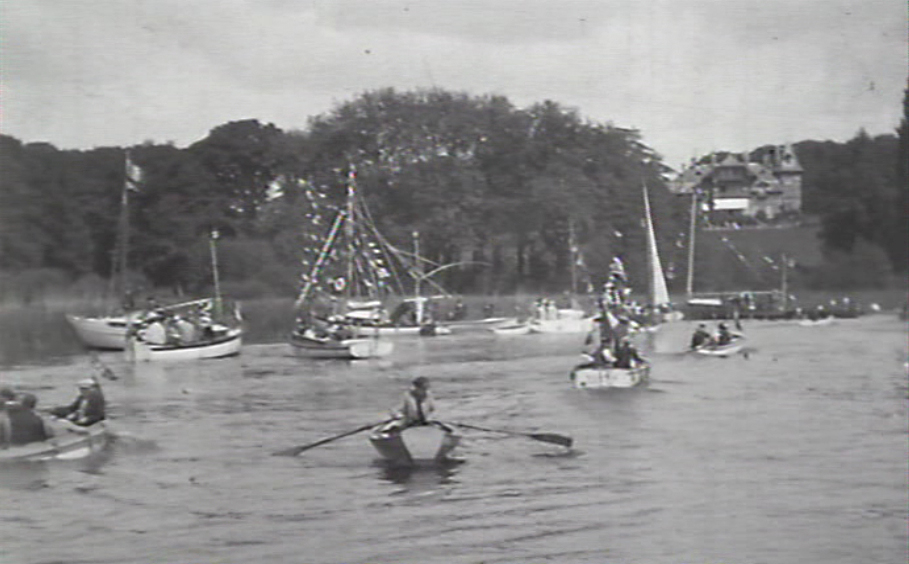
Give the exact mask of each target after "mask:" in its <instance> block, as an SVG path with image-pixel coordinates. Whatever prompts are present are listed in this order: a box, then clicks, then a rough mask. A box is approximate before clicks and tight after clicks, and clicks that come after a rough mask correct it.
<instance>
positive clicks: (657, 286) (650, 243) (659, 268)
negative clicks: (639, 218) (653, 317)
mask: <svg viewBox="0 0 909 564" xmlns="http://www.w3.org/2000/svg"><path fill="white" fill-rule="evenodd" d="M644 221H645V222H646V226H647V266H648V271H649V272H648V275H649V276H650V281H649V282H650V305H652V306H654V307H657V306H664V305H669V290H668V289H667V287H666V277H665V276H664V275H663V265H662V263H661V262H660V253H659V251H658V250H657V242H656V234H655V233H654V230H653V217H652V216H651V214H650V198H649V197H648V196H647V186H646V185H645V186H644Z"/></svg>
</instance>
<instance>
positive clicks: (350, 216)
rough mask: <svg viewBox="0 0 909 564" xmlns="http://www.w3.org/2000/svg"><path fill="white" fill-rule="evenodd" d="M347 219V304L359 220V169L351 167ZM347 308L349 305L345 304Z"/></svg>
mask: <svg viewBox="0 0 909 564" xmlns="http://www.w3.org/2000/svg"><path fill="white" fill-rule="evenodd" d="M347 179H348V182H347V218H346V223H345V224H344V234H345V236H346V238H347V280H346V284H345V285H344V298H345V302H350V297H351V296H350V288H351V286H352V285H353V283H354V228H355V224H354V222H355V221H356V220H357V218H356V217H355V216H354V213H355V208H354V198H355V197H356V181H357V169H356V168H355V167H354V165H351V167H350V172H349V173H348V174H347ZM344 307H345V308H346V307H347V304H346V303H345V304H344Z"/></svg>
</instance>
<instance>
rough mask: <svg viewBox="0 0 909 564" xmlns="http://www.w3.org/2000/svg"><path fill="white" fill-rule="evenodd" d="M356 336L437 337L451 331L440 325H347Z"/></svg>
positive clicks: (448, 333)
mask: <svg viewBox="0 0 909 564" xmlns="http://www.w3.org/2000/svg"><path fill="white" fill-rule="evenodd" d="M348 327H350V328H351V329H353V330H354V331H355V332H356V333H357V335H358V336H360V337H362V338H367V337H370V336H378V337H435V336H438V335H450V334H451V329H449V328H448V327H443V326H441V325H434V326H425V327H416V326H412V325H402V326H393V325H389V326H376V327H370V326H368V325H349V326H348Z"/></svg>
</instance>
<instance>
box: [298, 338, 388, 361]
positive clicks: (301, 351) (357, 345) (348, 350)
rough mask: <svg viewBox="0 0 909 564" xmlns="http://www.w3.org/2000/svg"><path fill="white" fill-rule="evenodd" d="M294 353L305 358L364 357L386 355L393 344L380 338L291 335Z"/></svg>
mask: <svg viewBox="0 0 909 564" xmlns="http://www.w3.org/2000/svg"><path fill="white" fill-rule="evenodd" d="M290 344H291V346H292V347H293V351H294V354H295V355H297V356H301V357H305V358H340V359H348V360H349V359H365V358H381V357H385V356H388V355H389V354H391V352H392V351H393V350H394V344H393V343H391V342H390V341H385V340H382V339H344V340H342V341H321V340H319V339H307V338H306V337H300V336H293V337H291V339H290Z"/></svg>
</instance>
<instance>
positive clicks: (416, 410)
mask: <svg viewBox="0 0 909 564" xmlns="http://www.w3.org/2000/svg"><path fill="white" fill-rule="evenodd" d="M434 411H435V404H434V402H433V398H432V394H430V392H429V378H427V377H426V376H417V377H416V378H414V379H413V382H411V385H410V388H409V389H408V390H407V391H406V392H404V398H403V401H402V404H401V407H400V409H398V410H397V411H396V412H395V413H394V415H393V417H394V420H393V421H391V422H390V423H389V424H388V425H386V426H385V428H384V430H385V431H403V430H404V429H406V428H407V427H413V426H415V425H426V424H428V420H427V418H428V417H429V416H430V415H432V413H433V412H434Z"/></svg>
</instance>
